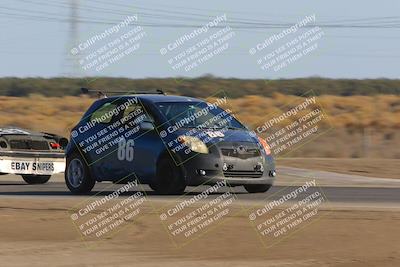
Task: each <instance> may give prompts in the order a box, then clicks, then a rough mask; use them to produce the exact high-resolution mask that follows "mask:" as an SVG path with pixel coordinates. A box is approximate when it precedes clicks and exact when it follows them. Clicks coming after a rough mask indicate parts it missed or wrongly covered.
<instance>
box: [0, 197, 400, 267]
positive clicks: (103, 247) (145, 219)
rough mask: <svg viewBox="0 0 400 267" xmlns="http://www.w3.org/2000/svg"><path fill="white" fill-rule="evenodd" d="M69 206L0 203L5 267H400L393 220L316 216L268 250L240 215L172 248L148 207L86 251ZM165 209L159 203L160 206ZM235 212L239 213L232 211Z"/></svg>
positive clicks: (399, 218)
mask: <svg viewBox="0 0 400 267" xmlns="http://www.w3.org/2000/svg"><path fill="white" fill-rule="evenodd" d="M77 203H78V200H73V199H67V200H65V199H62V200H61V199H51V200H49V199H15V198H14V199H5V198H2V199H1V205H0V210H1V213H0V214H1V215H0V218H1V220H0V236H1V239H0V260H1V262H3V263H7V266H43V265H48V266H133V265H134V266H159V265H160V266H161V265H162V266H164V267H168V266H230V267H232V266H399V264H400V252H399V251H400V243H399V242H398V240H399V239H400V232H399V231H398V229H399V227H400V215H399V213H398V211H391V210H375V211H366V210H351V209H349V208H346V209H335V210H333V211H328V210H321V217H320V219H318V220H316V221H315V222H313V223H311V224H309V225H307V226H306V227H304V228H303V229H302V230H300V231H298V232H296V233H295V234H293V235H291V236H290V238H287V239H285V240H284V241H282V242H280V243H277V244H275V245H273V246H271V247H269V248H266V247H264V246H263V245H262V244H261V243H260V239H259V238H260V237H259V236H258V235H257V234H256V232H255V230H254V228H252V227H250V225H249V219H248V218H247V215H246V214H245V213H240V212H239V213H236V214H235V215H234V216H231V215H229V217H230V218H229V220H226V221H225V222H223V223H222V224H220V225H218V226H217V227H216V228H214V229H213V230H210V231H209V232H207V233H206V234H205V235H203V236H202V237H200V238H198V239H196V240H193V241H192V242H190V243H188V244H187V245H185V246H182V247H180V248H177V247H176V246H175V245H174V244H173V243H172V242H171V240H170V238H169V236H168V234H167V233H166V230H165V228H164V227H163V226H162V225H161V222H160V220H159V213H158V212H156V211H155V210H154V208H155V209H157V208H159V207H160V205H162V203H160V202H159V201H158V202H157V201H155V202H153V203H152V207H150V206H148V207H145V209H144V214H143V216H141V217H140V218H138V219H137V220H135V221H133V222H131V223H129V226H128V227H126V228H124V229H123V230H122V231H120V232H119V233H118V234H117V235H115V236H113V237H110V238H106V239H104V240H103V241H104V242H99V241H93V242H91V243H90V244H91V246H90V248H88V247H86V246H85V244H84V243H83V241H82V240H81V237H80V235H79V234H78V233H77V230H76V229H75V228H74V226H73V224H72V223H71V219H70V217H69V216H70V215H69V213H68V210H69V209H70V208H71V207H72V206H73V205H76V204H77ZM163 205H165V203H164V204H163ZM236 208H237V211H240V208H239V207H236Z"/></svg>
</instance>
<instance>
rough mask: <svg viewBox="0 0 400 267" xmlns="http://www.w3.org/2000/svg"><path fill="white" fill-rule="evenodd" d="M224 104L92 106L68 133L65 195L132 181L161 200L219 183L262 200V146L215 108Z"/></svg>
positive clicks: (135, 101)
mask: <svg viewBox="0 0 400 267" xmlns="http://www.w3.org/2000/svg"><path fill="white" fill-rule="evenodd" d="M224 102H226V98H224V97H222V98H220V99H217V100H216V101H215V102H213V103H209V102H206V101H203V100H199V99H196V98H191V97H184V96H167V95H165V94H163V93H162V92H159V93H155V94H135V95H122V96H113V97H106V98H102V99H99V100H97V101H95V102H94V103H93V105H92V106H91V107H90V108H89V109H88V110H87V111H86V113H85V114H84V116H83V118H82V119H81V121H80V122H79V123H78V124H77V125H76V126H75V127H74V128H73V129H72V131H71V141H70V143H69V144H68V146H67V148H66V160H67V163H66V171H65V181H66V184H67V186H68V188H69V189H70V190H71V192H73V193H76V194H82V193H88V192H90V191H91V190H92V188H93V186H94V184H95V183H96V182H102V181H112V182H114V183H127V182H129V181H134V180H138V181H139V182H140V183H142V184H148V185H150V187H151V188H152V189H153V190H155V191H156V192H157V193H160V194H180V193H183V192H184V190H185V188H186V186H197V185H202V184H206V185H213V184H216V183H221V182H222V183H226V185H227V186H239V185H243V186H244V187H245V188H246V190H247V191H248V192H251V193H256V192H266V191H267V190H268V189H269V188H270V187H271V185H272V183H273V181H274V178H275V165H274V160H273V158H272V156H271V152H270V149H269V147H268V144H267V143H266V141H265V140H264V139H262V138H260V137H257V136H256V135H255V134H254V132H252V131H250V130H248V129H247V128H246V127H245V126H244V125H243V124H241V123H240V122H239V121H238V120H237V119H235V118H234V117H233V115H231V114H230V112H229V110H225V109H223V108H221V107H220V106H223V105H224Z"/></svg>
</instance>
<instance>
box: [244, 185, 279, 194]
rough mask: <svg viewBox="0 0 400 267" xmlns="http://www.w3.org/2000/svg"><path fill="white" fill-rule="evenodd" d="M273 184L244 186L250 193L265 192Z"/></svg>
mask: <svg viewBox="0 0 400 267" xmlns="http://www.w3.org/2000/svg"><path fill="white" fill-rule="evenodd" d="M271 186H272V185H270V184H246V185H245V186H244V188H245V189H246V191H247V192H249V193H265V192H267V191H268V190H269V189H270V188H271Z"/></svg>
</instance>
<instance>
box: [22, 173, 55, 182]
mask: <svg viewBox="0 0 400 267" xmlns="http://www.w3.org/2000/svg"><path fill="white" fill-rule="evenodd" d="M21 176H22V179H24V181H25V182H27V183H28V184H45V183H47V182H48V181H49V179H50V177H51V175H27V174H24V175H21Z"/></svg>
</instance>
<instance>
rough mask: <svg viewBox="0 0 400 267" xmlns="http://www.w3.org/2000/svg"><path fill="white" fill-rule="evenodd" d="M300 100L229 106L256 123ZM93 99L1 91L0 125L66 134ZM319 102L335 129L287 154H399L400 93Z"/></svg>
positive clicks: (277, 97)
mask: <svg viewBox="0 0 400 267" xmlns="http://www.w3.org/2000/svg"><path fill="white" fill-rule="evenodd" d="M302 100H303V99H302V98H301V97H296V96H288V95H282V94H274V95H273V97H272V98H266V97H260V96H246V97H243V98H238V99H230V100H228V107H229V108H230V109H231V110H233V111H234V113H235V114H236V115H237V117H238V118H239V119H240V120H241V121H243V122H244V123H246V124H247V125H249V126H254V124H256V123H257V122H260V120H262V119H263V118H267V117H268V116H269V114H273V113H276V112H278V113H279V112H283V111H285V110H287V109H288V108H289V107H291V106H293V105H296V104H297V103H299V102H301V101H302ZM93 101H94V99H91V98H88V97H87V96H82V97H73V96H64V97H43V96H41V95H30V96H29V97H26V98H23V97H5V96H1V97H0V126H19V127H22V128H28V129H33V130H38V131H48V132H53V133H57V134H61V135H64V136H68V135H69V130H70V129H71V127H72V126H73V125H74V124H75V123H77V122H78V121H79V119H80V118H81V117H82V115H83V113H84V112H85V111H86V109H87V108H88V107H89V106H90V105H91V103H93ZM317 101H318V104H319V105H322V107H323V108H324V110H325V112H326V113H327V114H328V115H329V118H330V122H331V124H332V126H333V130H332V131H330V132H329V133H327V134H324V135H323V136H321V137H319V138H318V139H316V140H315V141H313V142H311V143H309V144H307V145H305V146H303V147H302V148H300V149H298V150H296V151H293V153H292V154H291V155H290V156H303V157H304V156H306V157H383V158H400V152H399V151H398V150H397V147H399V144H400V134H399V133H398V129H399V128H400V96H394V95H378V96H350V97H340V96H320V97H318V98H317ZM366 132H367V135H366ZM366 136H367V139H368V140H366ZM366 141H367V142H366Z"/></svg>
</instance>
